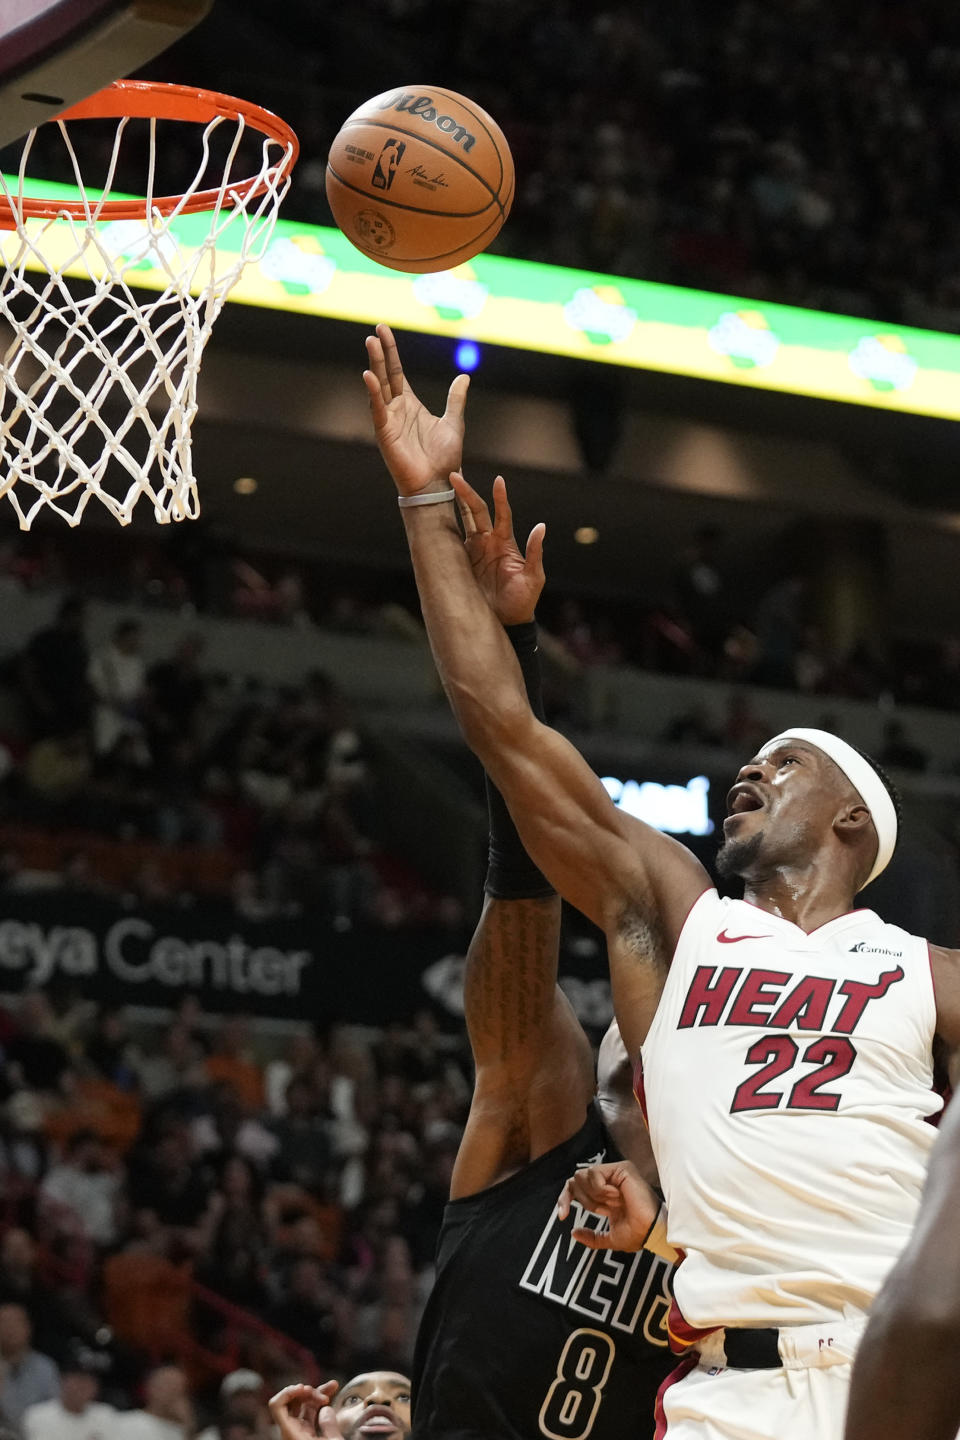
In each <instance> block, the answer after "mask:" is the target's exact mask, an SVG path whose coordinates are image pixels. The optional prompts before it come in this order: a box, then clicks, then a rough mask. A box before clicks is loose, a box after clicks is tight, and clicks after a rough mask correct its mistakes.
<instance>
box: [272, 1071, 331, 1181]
mask: <svg viewBox="0 0 960 1440" xmlns="http://www.w3.org/2000/svg"><path fill="white" fill-rule="evenodd" d="M285 1103H286V1110H285V1113H284V1114H283V1115H282V1116H281V1117H280V1118H279V1119H277V1120H274V1122H273V1133H274V1135H276V1137H277V1141H278V1149H277V1153H276V1155H275V1156H274V1160H273V1166H274V1171H275V1173H276V1175H277V1177H278V1178H279V1179H281V1180H287V1181H291V1182H292V1183H294V1184H296V1185H302V1186H303V1187H304V1189H306V1190H319V1188H320V1186H321V1185H322V1183H323V1178H324V1175H325V1174H326V1171H327V1169H328V1167H329V1164H330V1158H331V1145H330V1121H329V1118H328V1117H325V1116H323V1115H321V1113H320V1111H319V1108H318V1099H317V1095H316V1092H315V1090H314V1087H313V1085H312V1084H311V1083H310V1081H309V1080H307V1079H306V1078H305V1077H304V1076H299V1075H294V1076H293V1078H292V1079H291V1080H290V1083H289V1085H288V1086H287V1092H286V1101H285Z"/></svg>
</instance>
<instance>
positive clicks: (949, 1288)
mask: <svg viewBox="0 0 960 1440" xmlns="http://www.w3.org/2000/svg"><path fill="white" fill-rule="evenodd" d="M958 1193H960V1105H958V1104H957V1103H956V1101H955V1102H954V1103H953V1104H952V1105H951V1107H950V1109H949V1110H948V1111H947V1115H946V1118H945V1120H944V1122H943V1127H942V1129H941V1131H940V1135H939V1138H938V1139H937V1143H936V1146H935V1147H934V1152H933V1159H932V1161H931V1163H930V1171H929V1174H928V1176H927V1183H926V1188H925V1190H924V1193H923V1201H922V1204H921V1206H920V1215H919V1218H918V1220H917V1226H916V1229H915V1230H914V1232H913V1236H912V1237H911V1240H910V1243H909V1245H908V1246H907V1248H906V1250H905V1251H904V1253H903V1255H902V1256H901V1258H900V1260H899V1261H898V1263H897V1264H896V1265H895V1266H894V1268H893V1270H892V1271H891V1273H890V1275H889V1276H888V1278H887V1281H886V1284H885V1285H884V1287H883V1289H882V1290H881V1291H880V1294H879V1295H878V1296H877V1299H876V1300H875V1301H874V1304H873V1309H872V1310H871V1313H870V1323H869V1324H868V1326H867V1329H866V1332H865V1333H864V1337H863V1340H862V1341H861V1344H860V1350H859V1353H858V1354H857V1359H856V1362H855V1364H854V1367H853V1382H852V1385H851V1389H850V1405H849V1409H848V1411H847V1428H846V1431H845V1432H844V1433H845V1437H846V1440H891V1437H892V1436H897V1435H904V1436H906V1435H909V1436H910V1440H954V1437H955V1436H956V1435H957V1432H958V1431H960V1367H958V1366H957V1354H958V1352H960V1210H958V1207H957V1195H958Z"/></svg>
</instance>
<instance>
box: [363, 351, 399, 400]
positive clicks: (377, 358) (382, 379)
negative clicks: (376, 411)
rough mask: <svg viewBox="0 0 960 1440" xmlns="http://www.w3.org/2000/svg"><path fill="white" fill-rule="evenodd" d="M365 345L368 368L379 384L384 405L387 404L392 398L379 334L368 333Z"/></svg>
mask: <svg viewBox="0 0 960 1440" xmlns="http://www.w3.org/2000/svg"><path fill="white" fill-rule="evenodd" d="M365 344H366V347H367V359H368V361H369V362H370V369H371V370H372V372H373V374H374V375H375V376H376V377H377V384H378V385H379V386H380V390H381V393H382V395H383V403H384V405H389V404H390V401H391V400H392V399H393V394H392V393H391V390H390V381H389V379H388V378H387V363H386V360H385V359H384V355H383V345H382V344H381V342H380V336H379V335H368V336H367V338H366V341H365Z"/></svg>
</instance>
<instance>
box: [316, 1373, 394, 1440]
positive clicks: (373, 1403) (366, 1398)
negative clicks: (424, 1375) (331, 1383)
mask: <svg viewBox="0 0 960 1440" xmlns="http://www.w3.org/2000/svg"><path fill="white" fill-rule="evenodd" d="M333 1408H334V1410H335V1411H336V1415H337V1420H338V1421H339V1424H340V1429H341V1430H342V1432H343V1440H358V1437H359V1436H361V1435H362V1436H366V1437H368V1440H371V1437H372V1440H407V1437H408V1436H409V1434H410V1381H409V1380H408V1379H407V1377H406V1376H405V1375H398V1374H396V1373H395V1372H394V1371H392V1370H371V1372H370V1374H369V1375H357V1376H356V1378H355V1379H353V1380H351V1381H350V1383H349V1384H348V1385H344V1387H343V1389H342V1390H341V1391H340V1392H339V1394H338V1395H337V1396H336V1398H335V1399H334V1402H333Z"/></svg>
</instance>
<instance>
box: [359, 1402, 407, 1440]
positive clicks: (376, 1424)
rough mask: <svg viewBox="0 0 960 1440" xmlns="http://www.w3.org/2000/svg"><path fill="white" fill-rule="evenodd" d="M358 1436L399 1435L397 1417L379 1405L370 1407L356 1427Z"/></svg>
mask: <svg viewBox="0 0 960 1440" xmlns="http://www.w3.org/2000/svg"><path fill="white" fill-rule="evenodd" d="M357 1433H358V1434H359V1435H380V1436H387V1435H399V1434H400V1426H399V1425H398V1424H397V1417H396V1416H395V1415H394V1414H393V1413H392V1412H391V1411H390V1410H387V1409H385V1408H384V1407H382V1406H380V1405H371V1406H370V1409H369V1410H367V1411H365V1412H364V1414H363V1417H362V1420H361V1423H360V1425H359V1426H358V1427H357Z"/></svg>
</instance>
